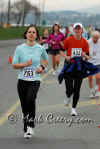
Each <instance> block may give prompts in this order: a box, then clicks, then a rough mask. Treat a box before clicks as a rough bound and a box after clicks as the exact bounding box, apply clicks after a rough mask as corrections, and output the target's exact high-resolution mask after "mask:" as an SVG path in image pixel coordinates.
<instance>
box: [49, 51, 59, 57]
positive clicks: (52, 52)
mask: <svg viewBox="0 0 100 149" xmlns="http://www.w3.org/2000/svg"><path fill="white" fill-rule="evenodd" d="M49 54H51V55H54V56H56V55H59V54H60V50H59V49H57V50H54V49H51V50H50V51H49Z"/></svg>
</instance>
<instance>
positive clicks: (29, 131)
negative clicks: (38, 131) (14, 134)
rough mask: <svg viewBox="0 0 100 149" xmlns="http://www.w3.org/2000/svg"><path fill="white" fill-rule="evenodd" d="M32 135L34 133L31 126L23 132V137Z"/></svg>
mask: <svg viewBox="0 0 100 149" xmlns="http://www.w3.org/2000/svg"><path fill="white" fill-rule="evenodd" d="M33 135H35V133H34V130H33V128H32V127H27V132H25V133H24V138H27V139H29V138H31V137H32V136H33Z"/></svg>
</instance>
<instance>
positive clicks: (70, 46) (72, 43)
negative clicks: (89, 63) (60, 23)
mask: <svg viewBox="0 0 100 149" xmlns="http://www.w3.org/2000/svg"><path fill="white" fill-rule="evenodd" d="M63 48H64V49H65V50H66V55H67V56H73V55H74V54H76V53H77V54H78V55H79V54H82V52H85V53H89V45H88V42H87V40H86V39H84V38H83V37H81V39H80V40H76V39H75V37H74V36H70V37H68V38H66V39H65V40H64V47H63ZM76 51H77V52H76ZM80 51H81V52H80ZM75 52H76V53H75Z"/></svg>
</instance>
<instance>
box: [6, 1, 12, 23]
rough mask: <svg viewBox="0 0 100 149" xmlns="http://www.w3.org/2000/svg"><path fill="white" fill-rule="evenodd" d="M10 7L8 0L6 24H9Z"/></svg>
mask: <svg viewBox="0 0 100 149" xmlns="http://www.w3.org/2000/svg"><path fill="white" fill-rule="evenodd" d="M10 8H11V2H10V0H8V14H7V24H8V25H9V24H10Z"/></svg>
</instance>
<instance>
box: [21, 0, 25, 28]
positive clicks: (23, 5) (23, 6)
mask: <svg viewBox="0 0 100 149" xmlns="http://www.w3.org/2000/svg"><path fill="white" fill-rule="evenodd" d="M24 18H25V0H22V26H24Z"/></svg>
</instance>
